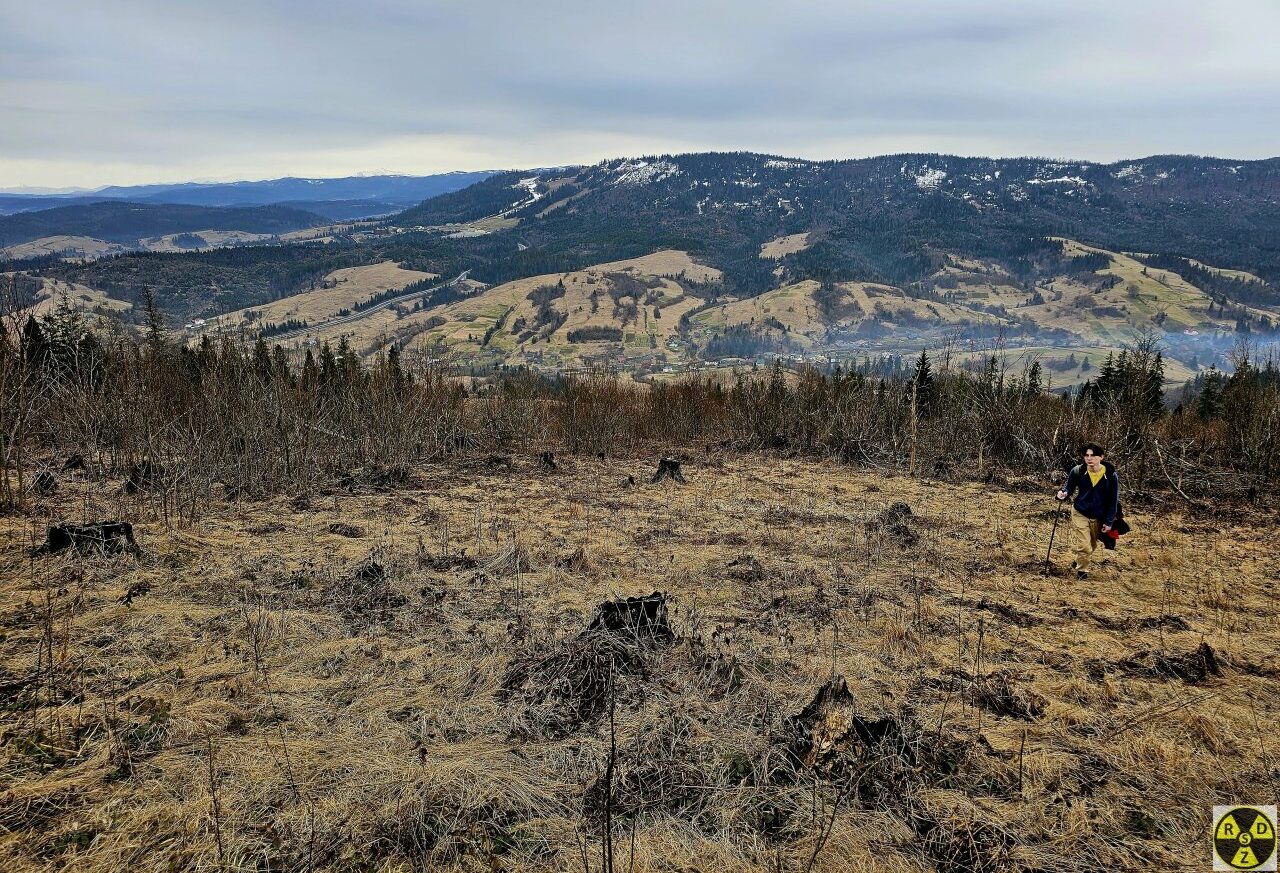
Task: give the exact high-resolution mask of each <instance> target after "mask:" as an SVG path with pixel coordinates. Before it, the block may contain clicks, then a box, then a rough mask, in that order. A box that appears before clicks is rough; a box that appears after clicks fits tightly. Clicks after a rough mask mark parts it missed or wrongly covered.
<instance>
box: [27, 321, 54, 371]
mask: <svg viewBox="0 0 1280 873" xmlns="http://www.w3.org/2000/svg"><path fill="white" fill-rule="evenodd" d="M21 343H22V346H21V347H22V357H23V358H24V359H25V360H26V362H27V364H28V366H30V367H33V368H34V367H42V366H44V364H45V362H46V361H47V360H48V358H49V340H48V339H46V337H45V335H44V331H43V330H42V329H41V328H40V322H39V321H38V320H37V319H36V318H35V317H34V316H32V317H30V318H28V319H27V320H26V323H25V324H23V325H22V340H21Z"/></svg>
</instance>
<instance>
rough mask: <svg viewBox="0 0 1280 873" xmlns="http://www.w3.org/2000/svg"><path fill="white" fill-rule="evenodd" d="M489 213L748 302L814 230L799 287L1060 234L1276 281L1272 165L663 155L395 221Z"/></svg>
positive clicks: (538, 181)
mask: <svg viewBox="0 0 1280 873" xmlns="http://www.w3.org/2000/svg"><path fill="white" fill-rule="evenodd" d="M530 185H532V186H533V187H532V188H531V187H530ZM495 214H502V215H503V216H505V217H506V218H508V219H512V220H517V221H519V232H520V235H521V240H522V242H523V243H524V244H525V245H527V246H529V247H530V248H537V247H539V246H540V245H541V246H543V247H545V248H554V249H557V250H564V249H566V248H573V247H579V248H580V247H583V246H588V245H592V244H593V241H598V240H599V239H601V238H602V237H612V238H618V237H619V236H622V235H628V236H637V235H638V236H645V235H649V236H652V237H654V238H655V240H656V239H657V237H659V236H665V237H668V238H670V239H672V240H676V241H690V242H691V243H692V246H693V249H692V250H693V251H695V252H699V253H702V254H703V255H704V256H707V257H709V263H714V264H716V265H717V266H720V267H722V268H728V270H729V272H730V273H733V272H734V269H735V265H736V267H738V268H741V270H742V271H743V272H744V275H742V276H741V277H740V279H741V280H742V281H745V282H748V283H749V284H750V286H751V288H750V289H748V290H751V289H754V290H757V291H758V290H760V289H762V288H763V287H764V286H765V285H768V284H771V279H770V278H769V273H770V270H769V269H766V265H764V264H761V263H760V261H759V258H758V257H757V253H758V247H759V245H760V244H761V243H763V242H766V241H767V240H769V239H772V238H775V237H779V236H783V235H787V234H794V233H800V232H811V231H818V232H819V236H820V238H821V239H820V242H819V244H818V245H815V246H814V247H813V248H811V249H808V250H806V251H805V252H803V253H800V254H798V255H795V256H793V257H792V258H791V259H789V260H788V261H786V262H785V263H786V264H788V265H794V267H795V268H796V269H795V272H796V275H797V276H800V275H801V274H803V275H807V276H808V277H811V278H812V277H821V274H822V273H824V272H825V273H829V274H831V277H832V278H845V279H863V280H866V279H877V280H887V281H911V280H914V279H917V278H919V277H920V276H922V275H926V274H928V273H929V272H931V271H932V269H933V268H934V266H935V263H934V262H935V261H937V259H938V258H939V257H940V254H939V253H940V252H941V251H960V252H966V253H969V254H975V255H991V256H1004V255H1008V254H1012V253H1013V252H1014V251H1015V250H1016V249H1017V247H1018V246H1020V245H1023V244H1025V241H1026V240H1027V239H1028V238H1029V237H1040V236H1047V235H1058V236H1067V237H1071V238H1075V239H1081V240H1084V241H1087V242H1090V243H1093V244H1097V245H1102V246H1104V247H1108V248H1111V249H1115V250H1137V251H1148V252H1159V253H1168V254H1176V255H1183V256H1188V257H1198V258H1201V259H1204V260H1207V261H1209V262H1212V263H1224V262H1225V263H1226V264H1229V265H1230V266H1234V267H1238V268H1239V269H1243V270H1248V271H1250V272H1253V273H1258V274H1259V275H1263V276H1264V277H1266V278H1268V279H1269V280H1271V281H1273V282H1276V281H1280V158H1271V159H1267V160H1255V161H1233V160H1226V159H1220V158H1199V157H1189V156H1177V155H1166V156H1152V157H1147V158H1140V159H1135V160H1128V161H1118V162H1115V163H1111V164H1097V163H1090V162H1087V161H1061V160H1047V159H1035V158H1013V159H996V158H964V157H955V156H950V155H940V154H900V155H886V156H882V157H876V158H865V159H856V160H843V161H807V160H799V159H792V158H782V157H776V156H771V155H760V154H752V153H738V152H735V153H704V154H686V155H663V156H656V157H646V158H639V159H636V158H631V159H617V160H611V161H604V162H602V163H600V164H596V165H594V166H590V167H580V168H569V169H565V170H557V171H550V172H544V171H526V172H523V173H521V172H510V173H502V174H497V175H494V176H491V177H490V178H489V179H486V180H485V181H483V182H480V183H478V184H476V185H473V186H471V187H469V188H466V189H463V190H461V191H457V192H453V193H450V194H444V195H441V196H440V197H436V198H434V199H432V200H430V201H427V202H426V203H423V204H421V205H420V206H417V207H414V208H412V209H409V210H406V211H405V212H404V213H401V214H400V215H398V216H396V217H395V218H393V219H392V222H393V223H395V224H397V225H399V226H402V227H414V226H433V225H441V224H446V223H459V222H468V221H475V220H477V219H479V218H482V217H484V216H492V215H495ZM819 262H820V263H819ZM770 269H771V268H770ZM815 272H816V273H817V274H819V275H817V276H815Z"/></svg>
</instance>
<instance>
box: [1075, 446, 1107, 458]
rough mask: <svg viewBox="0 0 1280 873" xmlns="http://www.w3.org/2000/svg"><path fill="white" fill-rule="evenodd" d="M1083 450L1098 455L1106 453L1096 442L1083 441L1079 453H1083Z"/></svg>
mask: <svg viewBox="0 0 1280 873" xmlns="http://www.w3.org/2000/svg"><path fill="white" fill-rule="evenodd" d="M1085 452H1093V453H1094V454H1095V455H1099V456H1101V455H1105V454H1106V452H1104V451H1103V450H1102V446H1100V445H1098V444H1097V443H1085V444H1084V445H1082V446H1081V447H1080V454H1081V455H1083V454H1084V453H1085Z"/></svg>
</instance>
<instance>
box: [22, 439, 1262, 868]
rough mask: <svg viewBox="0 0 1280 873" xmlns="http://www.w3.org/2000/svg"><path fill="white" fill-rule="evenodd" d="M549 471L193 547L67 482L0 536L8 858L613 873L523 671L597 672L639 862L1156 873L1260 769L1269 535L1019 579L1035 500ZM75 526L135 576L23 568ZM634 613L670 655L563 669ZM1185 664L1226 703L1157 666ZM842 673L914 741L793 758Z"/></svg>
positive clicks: (401, 490)
mask: <svg viewBox="0 0 1280 873" xmlns="http://www.w3.org/2000/svg"><path fill="white" fill-rule="evenodd" d="M559 460H560V461H561V469H560V470H559V471H558V472H555V473H543V472H539V471H538V470H537V469H536V464H535V463H534V460H533V459H525V458H519V457H518V458H516V459H515V460H514V465H513V467H514V469H512V470H510V471H508V470H506V469H505V468H504V467H502V466H494V465H492V464H486V463H483V462H482V459H476V462H475V463H463V462H457V463H455V464H453V465H450V466H444V465H439V466H430V467H425V468H420V469H416V470H413V471H410V474H409V478H408V479H407V480H406V481H403V482H402V483H401V484H400V486H399V487H397V488H395V489H391V490H388V489H386V488H375V487H364V486H361V485H360V484H359V481H360V477H359V476H357V484H356V485H354V486H344V487H335V488H333V489H329V490H322V491H320V492H316V493H311V494H306V495H293V496H287V497H280V498H273V499H269V500H263V501H261V502H247V503H227V504H225V505H223V507H222V508H221V509H219V510H217V511H215V512H213V513H212V514H210V515H208V516H207V517H205V518H204V519H203V520H202V521H200V522H199V523H198V524H197V525H196V526H194V527H190V528H184V529H180V530H178V529H171V528H166V527H165V526H164V524H163V523H162V522H161V521H160V518H159V516H158V513H157V509H158V507H156V506H155V505H154V504H153V503H152V502H150V501H149V500H148V499H147V498H146V497H125V496H123V495H122V494H121V492H120V489H119V483H118V482H113V481H97V482H90V481H66V482H64V487H63V488H62V489H61V491H60V492H59V494H57V495H56V496H54V497H51V498H47V499H44V500H42V501H40V502H39V503H38V504H37V511H36V513H35V514H34V515H32V516H31V517H29V518H23V517H18V516H8V517H4V518H2V519H0V578H2V579H3V580H4V581H3V588H0V597H2V598H3V603H4V609H3V623H4V628H3V637H0V669H2V670H3V671H4V672H3V680H4V685H3V687H4V690H5V691H4V693H5V701H6V705H5V709H4V714H3V716H2V718H3V725H4V734H3V736H4V742H3V745H2V746H0V755H2V756H3V757H2V759H0V761H2V763H0V767H2V770H0V772H3V774H4V775H3V779H4V782H3V794H0V817H2V818H0V820H2V821H3V823H4V831H3V835H2V836H0V858H3V864H4V867H5V869H9V870H15V871H19V870H22V871H25V870H51V869H58V870H61V869H75V870H82V871H106V870H120V869H130V870H157V871H159V870H185V869H219V868H221V869H227V870H253V869H265V868H266V867H267V866H270V868H271V869H301V868H306V867H317V868H324V869H342V870H355V869H361V870H386V871H391V870H408V869H432V870H478V869H504V870H565V869H581V868H582V866H583V864H582V860H581V859H582V855H583V854H584V853H585V855H586V857H587V858H588V859H589V860H590V862H591V866H592V869H599V865H600V843H601V838H602V833H603V824H602V821H603V820H602V818H601V816H602V814H603V813H602V810H601V804H600V798H602V797H603V796H604V793H603V789H602V788H601V787H600V786H601V783H600V779H601V777H602V774H603V773H604V772H605V769H606V765H607V762H608V760H609V759H610V755H609V747H610V730H609V716H608V706H607V705H604V700H603V698H602V697H601V694H602V693H604V692H603V691H602V688H605V687H607V686H602V685H599V684H596V685H591V684H589V683H588V684H585V685H578V686H572V688H570V690H569V691H565V688H566V687H569V686H565V687H562V686H560V685H554V684H553V685H549V686H547V687H548V688H549V689H550V690H548V691H546V693H543V692H542V691H539V690H538V689H537V688H529V687H524V686H521V687H520V688H517V689H516V690H514V691H513V690H512V688H513V687H514V686H513V685H512V682H513V678H512V677H513V676H518V675H520V674H519V672H518V671H519V670H520V669H526V670H527V669H532V667H531V666H530V665H534V666H537V668H538V669H541V670H543V671H544V673H545V671H547V670H552V669H556V670H563V671H568V672H563V673H557V674H556V675H562V676H564V677H568V678H569V679H572V678H574V677H577V678H579V679H582V678H583V677H587V676H589V675H598V674H591V673H590V671H589V670H588V671H587V672H582V670H587V668H586V667H584V666H583V664H586V663H612V664H614V665H615V669H616V670H618V671H620V672H618V673H616V674H615V676H616V678H615V685H614V688H615V692H614V694H613V699H614V700H615V701H616V714H615V720H614V721H615V726H616V728H615V732H614V740H615V742H616V748H617V754H616V755H615V756H614V758H613V760H614V762H615V779H614V780H613V782H612V784H613V786H614V788H613V792H612V797H613V803H612V806H611V815H612V820H613V824H614V827H613V834H614V841H615V857H616V859H617V863H618V864H619V865H621V864H627V865H628V869H634V870H639V871H650V870H653V871H656V870H672V869H692V868H696V869H699V870H705V871H731V870H732V871H754V870H759V871H766V870H770V871H773V870H795V871H800V870H806V869H813V870H818V871H844V870H850V869H858V870H872V871H898V870H920V871H927V870H934V869H938V870H955V871H959V870H971V869H991V870H994V869H1054V870H1067V871H1075V870H1079V871H1084V870H1094V869H1110V870H1124V869H1139V868H1141V869H1160V870H1171V869H1181V868H1187V867H1194V866H1196V865H1202V864H1204V863H1205V857H1204V856H1205V835H1206V829H1207V818H1208V814H1209V807H1210V805H1212V804H1214V803H1226V802H1233V801H1241V802H1248V801H1252V802H1265V801H1266V799H1267V796H1264V795H1265V791H1263V788H1264V787H1265V785H1266V784H1270V785H1274V784H1275V780H1276V779H1277V778H1278V777H1280V773H1278V772H1277V770H1276V766H1277V762H1276V758H1275V755H1276V749H1274V748H1271V746H1272V745H1274V744H1272V743H1271V738H1272V737H1273V736H1274V730H1275V726H1276V724H1277V722H1278V720H1280V704H1278V703H1277V701H1278V700H1280V698H1278V697H1277V693H1276V692H1277V691H1278V690H1280V664H1277V660H1276V658H1277V655H1276V653H1277V652H1280V622H1278V621H1277V615H1278V614H1280V610H1277V606H1276V596H1277V590H1276V583H1275V581H1274V580H1275V579H1276V578H1277V575H1278V574H1280V559H1278V558H1277V557H1276V554H1275V551H1274V549H1272V548H1271V546H1270V543H1269V539H1270V536H1271V532H1272V531H1273V530H1274V523H1275V520H1274V519H1272V518H1262V517H1250V516H1238V517H1235V518H1234V519H1228V518H1226V517H1219V518H1214V519H1205V518H1189V517H1186V516H1184V515H1183V514H1182V513H1181V512H1180V511H1178V510H1177V508H1176V507H1173V506H1171V505H1167V504H1156V505H1146V506H1133V507H1130V512H1131V514H1132V523H1133V525H1134V527H1135V533H1134V534H1132V535H1131V536H1130V537H1129V538H1128V542H1125V543H1124V544H1123V545H1122V546H1121V548H1120V550H1119V551H1117V552H1116V553H1114V554H1113V555H1111V558H1112V560H1111V561H1109V562H1108V564H1107V565H1105V566H1104V567H1103V568H1101V569H1100V570H1098V571H1096V572H1095V574H1094V577H1095V578H1093V579H1092V580H1091V581H1090V582H1089V583H1087V584H1079V583H1076V582H1075V581H1074V580H1073V579H1071V578H1069V576H1068V575H1067V574H1066V573H1065V572H1064V571H1063V569H1062V567H1063V565H1064V564H1065V562H1066V561H1067V560H1068V556H1067V552H1066V548H1065V546H1066V542H1065V540H1064V539H1063V536H1062V535H1063V533H1064V531H1063V530H1059V532H1058V533H1059V539H1058V545H1057V548H1056V550H1055V570H1054V572H1053V573H1052V574H1051V575H1049V576H1045V575H1043V574H1042V568H1043V561H1044V555H1045V552H1044V549H1045V543H1046V540H1047V539H1048V535H1049V530H1050V527H1051V524H1052V510H1053V505H1052V501H1051V500H1049V499H1048V498H1047V496H1046V494H1047V490H1048V483H1047V482H1021V481H1015V482H1011V483H1009V484H1008V487H1001V486H1000V485H998V484H997V485H992V486H985V487H984V486H981V485H978V484H974V483H959V484H957V483H938V482H931V481H923V480H918V479H913V478H908V477H904V476H897V475H891V474H888V473H884V472H878V471H874V470H866V469H854V468H850V467H842V466H835V465H831V464H820V463H817V462H809V461H794V460H778V459H773V458H764V457H757V456H735V457H732V458H729V459H721V458H719V457H714V456H710V455H708V456H699V459H698V460H695V461H690V462H688V463H686V468H685V472H686V475H687V477H688V484H687V485H684V486H648V485H643V484H642V485H641V486H639V487H626V486H625V478H626V476H627V475H628V474H632V475H634V476H635V477H636V479H637V480H638V481H641V482H644V481H645V478H646V475H647V474H648V473H649V472H650V470H651V462H645V461H638V460H597V459H593V458H577V457H574V458H567V459H563V458H562V459H559ZM894 501H905V502H906V503H907V504H909V505H910V507H911V508H912V510H913V513H912V515H911V517H909V518H906V519H905V520H903V519H898V521H896V522H890V521H888V520H886V519H887V517H886V516H885V515H884V511H885V509H886V507H887V506H888V504H890V503H892V502H894ZM977 505H981V506H982V509H983V511H982V512H981V513H975V512H974V511H973V507H974V506H977ZM99 517H104V518H105V517H122V518H128V519H130V520H133V521H135V523H137V526H138V534H139V540H140V543H141V545H142V547H143V550H144V552H143V555H142V556H140V557H137V558H134V557H127V556H125V557H118V558H111V559H108V558H102V557H91V558H80V559H75V558H63V557H57V556H55V557H44V558H36V559H32V558H30V557H29V556H28V549H29V547H30V546H31V545H32V544H33V543H34V542H36V541H38V540H40V539H41V538H42V536H43V526H44V524H45V522H46V520H47V519H48V520H60V519H80V518H99ZM342 525H345V526H346V527H341V526H342ZM370 562H372V563H374V564H377V565H378V567H379V570H378V571H377V572H375V571H373V570H371V569H370ZM131 590H132V591H134V592H135V596H134V597H133V599H132V603H131V605H125V604H124V603H122V602H120V600H121V598H122V596H123V595H125V594H126V593H127V592H129V591H131ZM654 590H660V591H666V592H668V593H669V594H670V595H671V605H670V619H671V627H672V629H673V631H674V634H675V640H674V641H673V642H670V643H664V644H661V645H654V646H652V647H649V646H646V647H641V648H637V649H634V650H630V653H622V654H621V655H618V657H622V658H623V660H621V661H618V660H608V658H612V657H614V656H613V655H608V652H607V651H605V652H604V654H601V651H603V650H592V651H595V652H596V655H592V657H596V656H597V655H599V656H600V657H605V658H606V660H605V661H591V662H583V661H581V660H573V659H574V658H576V657H578V655H580V654H582V653H583V652H584V651H586V650H584V649H583V648H582V646H583V645H584V643H583V642H582V640H583V638H582V637H580V636H579V633H580V631H581V630H582V629H583V628H584V627H585V626H586V624H587V623H588V622H589V621H590V619H591V616H592V614H593V610H594V608H595V606H596V605H597V604H598V603H600V602H601V601H604V600H606V599H609V598H613V597H618V596H623V595H638V594H647V593H649V592H651V591H654ZM1201 643H1205V644H1208V645H1209V646H1211V647H1212V649H1213V650H1214V653H1215V656H1216V659H1217V664H1218V666H1219V671H1220V675H1212V674H1208V675H1203V676H1200V675H1196V674H1195V671H1194V669H1192V670H1191V671H1190V672H1188V673H1185V674H1183V673H1181V672H1180V670H1182V668H1183V667H1185V666H1187V665H1190V666H1191V667H1192V668H1194V666H1195V665H1194V663H1193V661H1194V659H1193V658H1191V655H1190V653H1194V652H1195V651H1196V650H1197V647H1198V646H1200V644H1201ZM557 658H559V659H561V660H555V659H557ZM565 659H567V660H565ZM575 664H576V665H578V667H574V666H573V665H575ZM628 664H629V665H631V666H630V667H625V668H624V667H623V666H619V665H628ZM522 665H523V666H522ZM538 665H540V666H538ZM575 670H577V671H578V672H574V671H575ZM513 671H516V672H513ZM833 673H835V674H841V675H843V676H845V677H846V678H847V681H848V686H849V689H850V691H851V692H852V696H853V704H852V706H853V709H854V711H856V713H857V715H858V716H860V717H861V718H863V719H865V720H867V721H868V722H870V721H873V720H879V719H887V720H888V722H886V723H887V724H890V726H891V728H892V731H896V732H897V733H895V734H893V735H894V736H898V737H900V738H905V739H904V740H903V742H904V743H905V745H902V746H900V747H896V748H897V751H896V752H895V753H894V754H893V755H890V756H888V757H887V758H886V757H877V756H876V755H872V754H870V753H869V752H867V751H862V752H860V751H859V750H858V748H856V747H848V746H846V745H841V744H840V743H836V745H835V746H834V747H833V749H834V750H829V751H830V754H827V753H825V752H824V753H823V755H821V756H819V758H820V760H821V761H822V762H823V763H821V764H817V763H815V764H814V766H813V767H807V766H803V765H797V766H793V767H791V769H789V770H788V769H787V768H786V767H783V768H782V769H781V770H779V769H778V768H779V767H782V761H783V760H784V758H785V756H784V755H783V754H782V750H783V748H784V747H786V744H787V743H788V742H789V740H788V737H791V736H792V734H791V733H790V731H791V728H790V727H789V723H788V721H787V718H788V717H789V716H792V715H794V714H796V713H798V712H799V711H800V710H801V708H802V707H804V705H805V704H806V703H808V702H809V701H810V699H811V698H812V697H813V694H814V691H815V689H817V688H818V687H819V686H820V685H821V684H822V683H824V682H826V681H827V680H828V679H829V678H830V677H831V676H832V674H833ZM537 675H543V674H537ZM548 675H549V674H548ZM584 681H585V679H584ZM504 689H505V690H504ZM566 695H568V696H566ZM574 695H576V696H574ZM570 704H573V707H571V709H572V711H571V712H569V714H568V715H566V712H568V711H567V710H566V709H565V706H568V705H570ZM855 746H856V744H855ZM908 747H909V748H908ZM877 748H879V749H880V751H881V752H884V751H885V750H886V749H885V748H884V747H877ZM908 759H909V760H910V761H913V762H914V765H913V766H907V767H905V768H903V767H899V766H898V764H896V763H895V762H903V761H908ZM854 776H856V777H857V778H856V786H857V787H856V788H852V787H851V786H853V785H855V781H853V778H852V777H854ZM1268 779H1269V780H1270V782H1269V783H1268V782H1267V780H1268ZM632 847H634V850H633V848H632ZM633 851H634V855H632V852H633Z"/></svg>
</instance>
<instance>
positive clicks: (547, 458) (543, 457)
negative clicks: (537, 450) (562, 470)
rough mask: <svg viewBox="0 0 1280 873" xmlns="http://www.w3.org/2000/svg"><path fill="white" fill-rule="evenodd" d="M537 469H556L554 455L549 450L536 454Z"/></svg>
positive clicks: (552, 470)
mask: <svg viewBox="0 0 1280 873" xmlns="http://www.w3.org/2000/svg"><path fill="white" fill-rule="evenodd" d="M538 469H539V470H542V471H544V472H547V473H554V472H555V471H556V469H557V468H556V456H555V455H554V454H552V453H551V452H543V453H542V454H540V455H538Z"/></svg>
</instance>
